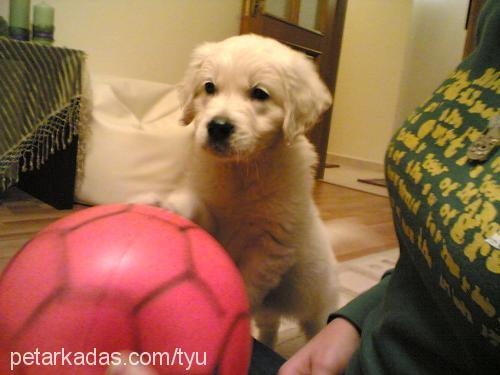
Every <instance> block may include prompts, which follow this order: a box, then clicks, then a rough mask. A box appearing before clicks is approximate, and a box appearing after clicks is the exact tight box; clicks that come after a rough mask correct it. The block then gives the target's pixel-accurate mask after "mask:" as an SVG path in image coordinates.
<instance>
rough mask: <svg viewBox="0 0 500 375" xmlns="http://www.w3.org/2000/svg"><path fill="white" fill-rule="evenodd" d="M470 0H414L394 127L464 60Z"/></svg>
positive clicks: (397, 126)
mask: <svg viewBox="0 0 500 375" xmlns="http://www.w3.org/2000/svg"><path fill="white" fill-rule="evenodd" d="M468 4H469V0H416V1H413V10H412V25H411V30H410V35H409V43H408V46H407V50H406V60H405V69H404V71H403V79H402V81H401V90H400V96H399V103H398V106H397V108H396V117H395V121H394V125H393V126H394V130H396V129H398V128H399V126H400V125H401V124H402V123H403V121H404V120H405V119H406V118H407V117H408V116H409V115H410V114H411V113H412V112H413V110H414V109H415V108H416V107H417V106H419V105H420V104H422V103H423V102H424V101H425V100H426V99H427V98H428V97H429V96H430V95H431V93H432V92H433V91H434V90H435V89H436V88H437V87H438V86H439V85H440V84H441V82H442V81H443V80H444V79H445V78H446V77H447V76H448V75H449V74H450V73H451V72H452V71H453V70H454V69H455V68H456V66H457V65H458V64H459V63H460V61H461V60H462V54H463V49H464V45H465V36H466V30H465V20H466V17H467V9H468Z"/></svg>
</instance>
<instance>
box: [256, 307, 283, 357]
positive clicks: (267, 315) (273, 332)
mask: <svg viewBox="0 0 500 375" xmlns="http://www.w3.org/2000/svg"><path fill="white" fill-rule="evenodd" d="M254 318H255V323H256V324H257V328H258V329H259V341H260V342H261V343H263V344H264V345H267V346H268V347H270V348H273V347H274V345H275V344H276V340H277V338H278V328H279V325H280V317H279V315H278V314H277V313H276V312H273V311H271V310H268V309H259V310H258V311H257V312H256V313H255V314H254Z"/></svg>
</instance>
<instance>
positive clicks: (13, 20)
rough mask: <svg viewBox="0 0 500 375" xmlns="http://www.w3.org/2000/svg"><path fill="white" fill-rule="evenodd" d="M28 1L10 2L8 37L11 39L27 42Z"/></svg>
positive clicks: (12, 0)
mask: <svg viewBox="0 0 500 375" xmlns="http://www.w3.org/2000/svg"><path fill="white" fill-rule="evenodd" d="M30 1H31V0H10V12H9V24H10V25H9V35H10V37H11V38H12V39H17V40H29V37H30V36H29V29H30Z"/></svg>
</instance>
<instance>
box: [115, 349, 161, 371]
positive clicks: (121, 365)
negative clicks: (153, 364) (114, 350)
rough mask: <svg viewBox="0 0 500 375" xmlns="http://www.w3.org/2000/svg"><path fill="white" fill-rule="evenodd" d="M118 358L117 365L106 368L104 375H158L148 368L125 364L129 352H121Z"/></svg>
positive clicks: (128, 357)
mask: <svg viewBox="0 0 500 375" xmlns="http://www.w3.org/2000/svg"><path fill="white" fill-rule="evenodd" d="M120 357H121V359H120V361H119V363H114V364H113V365H111V366H110V367H108V368H107V369H106V374H105V375H158V372H157V371H155V370H154V369H152V368H150V367H146V366H142V365H140V364H132V363H127V360H128V359H130V352H121V353H120Z"/></svg>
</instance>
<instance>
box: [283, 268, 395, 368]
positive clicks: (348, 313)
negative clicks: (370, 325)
mask: <svg viewBox="0 0 500 375" xmlns="http://www.w3.org/2000/svg"><path fill="white" fill-rule="evenodd" d="M391 273H392V272H391V271H389V272H386V273H385V274H384V276H383V278H382V280H381V281H380V282H379V283H378V284H377V285H375V286H374V287H372V288H371V289H369V290H368V291H366V292H364V293H363V294H361V295H360V296H358V297H357V298H355V299H354V300H352V301H351V302H350V303H348V304H347V305H346V306H344V307H343V308H341V309H340V310H338V311H337V312H335V313H334V314H332V315H330V317H329V318H328V321H329V324H328V325H327V326H326V327H325V328H323V329H322V330H321V332H320V333H318V334H317V335H316V336H315V337H313V338H312V340H311V341H309V342H308V343H307V344H306V345H305V346H304V347H302V348H301V349H300V350H299V351H298V352H297V353H295V354H294V355H293V356H292V357H291V358H290V359H289V360H288V361H287V362H286V363H285V364H284V365H283V366H282V367H281V369H280V371H279V375H309V374H314V375H327V374H328V375H331V374H341V373H342V372H343V371H344V370H345V368H346V366H347V364H348V363H349V361H350V359H351V357H352V355H353V354H354V352H355V351H356V350H357V348H358V346H359V341H360V334H361V331H362V327H363V322H364V320H365V318H366V316H367V315H368V313H369V312H370V311H371V310H373V309H374V308H375V307H376V306H377V305H378V304H379V303H380V301H381V300H382V298H383V296H384V294H385V290H386V288H387V284H388V282H389V279H390V274H391Z"/></svg>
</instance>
